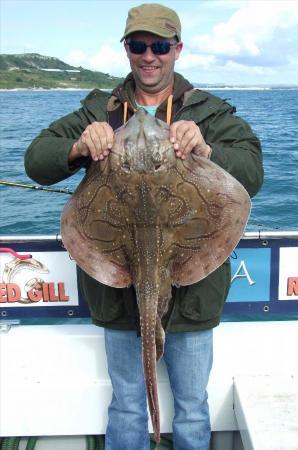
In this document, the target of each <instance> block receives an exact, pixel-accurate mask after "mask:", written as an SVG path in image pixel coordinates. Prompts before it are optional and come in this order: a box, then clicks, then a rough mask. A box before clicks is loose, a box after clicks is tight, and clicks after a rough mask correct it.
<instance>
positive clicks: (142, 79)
mask: <svg viewBox="0 0 298 450" xmlns="http://www.w3.org/2000/svg"><path fill="white" fill-rule="evenodd" d="M127 40H128V42H129V41H130V40H134V41H142V42H145V44H147V45H150V44H152V43H153V42H157V41H169V42H171V43H172V44H175V45H172V46H171V48H170V51H169V53H167V54H165V55H155V54H154V53H153V52H152V50H151V48H150V47H147V49H146V51H145V53H142V54H141V55H137V54H135V53H132V52H131V51H130V49H129V47H128V45H127V44H126V43H125V44H124V45H125V50H126V53H127V57H128V59H129V62H130V67H131V70H132V73H133V76H134V79H135V82H136V85H137V87H139V88H140V89H142V90H143V91H145V92H148V93H158V92H161V91H162V90H164V89H165V88H166V87H168V86H169V85H170V84H171V83H172V82H173V75H174V65H175V61H176V59H178V58H179V55H180V52H181V50H182V46H183V44H182V42H176V40H175V38H171V39H164V38H161V37H159V36H156V35H155V34H152V33H147V32H136V33H133V34H131V35H130V36H129V37H128V39H127Z"/></svg>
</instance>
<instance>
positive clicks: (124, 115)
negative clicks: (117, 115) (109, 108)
mask: <svg viewBox="0 0 298 450" xmlns="http://www.w3.org/2000/svg"><path fill="white" fill-rule="evenodd" d="M127 108H128V103H127V102H124V113H123V124H124V125H125V124H126V122H127Z"/></svg>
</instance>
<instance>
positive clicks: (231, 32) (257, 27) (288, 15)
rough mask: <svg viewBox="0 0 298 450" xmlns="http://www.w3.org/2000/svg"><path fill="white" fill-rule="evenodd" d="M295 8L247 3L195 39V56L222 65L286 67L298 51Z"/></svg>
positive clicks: (290, 4)
mask: <svg viewBox="0 0 298 450" xmlns="http://www.w3.org/2000/svg"><path fill="white" fill-rule="evenodd" d="M297 30H298V8H297V3H296V2H295V1H294V2H293V1H283V2H280V1H273V2H272V1H270V2H269V1H258V2H248V3H246V4H245V5H244V6H243V7H240V8H239V9H238V10H237V11H236V12H234V13H233V14H232V15H231V17H230V18H229V19H228V20H227V21H226V22H220V23H218V24H216V25H215V26H214V27H213V29H212V32H211V33H210V34H202V35H197V36H194V38H193V40H192V46H191V50H192V52H194V53H199V54H205V55H213V56H215V57H217V59H218V60H220V61H221V62H224V61H230V60H232V61H234V62H238V63H240V64H247V65H249V66H254V65H256V66H265V67H266V66H267V67H270V66H279V65H284V64H287V62H288V61H289V59H290V57H291V55H292V53H293V52H294V51H295V50H294V49H295V48H296V49H297V48H298V31H297Z"/></svg>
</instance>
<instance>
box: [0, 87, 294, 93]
mask: <svg viewBox="0 0 298 450" xmlns="http://www.w3.org/2000/svg"><path fill="white" fill-rule="evenodd" d="M96 88H97V89H100V90H101V91H105V92H110V91H112V89H108V88H99V87H93V88H91V87H90V88H83V87H82V88H72V87H69V88H66V87H65V88H59V87H57V88H11V89H4V88H0V92H22V91H24V92H27V91H28V92H30V91H31V92H49V91H66V92H70V91H86V92H90V91H92V89H96ZM195 89H201V90H203V91H272V90H275V91H288V90H293V91H295V90H298V86H280V87H279V86H195Z"/></svg>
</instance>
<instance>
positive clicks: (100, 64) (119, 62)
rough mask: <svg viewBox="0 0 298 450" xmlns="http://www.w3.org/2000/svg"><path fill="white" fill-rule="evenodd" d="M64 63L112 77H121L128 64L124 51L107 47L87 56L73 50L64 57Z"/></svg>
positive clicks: (127, 69)
mask: <svg viewBox="0 0 298 450" xmlns="http://www.w3.org/2000/svg"><path fill="white" fill-rule="evenodd" d="M64 60H65V62H67V63H68V64H71V65H73V66H76V67H78V66H82V67H84V69H90V70H96V71H99V72H103V73H109V74H110V75H114V76H123V74H125V73H127V72H128V71H129V63H128V59H127V57H126V54H125V51H124V50H123V49H121V51H117V50H115V49H114V48H113V47H111V46H108V45H102V46H101V47H100V48H99V50H98V52H96V53H95V54H93V55H88V54H87V53H85V52H83V51H82V50H80V49H74V50H72V51H71V52H69V53H68V54H67V55H66V56H65V57H64Z"/></svg>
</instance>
